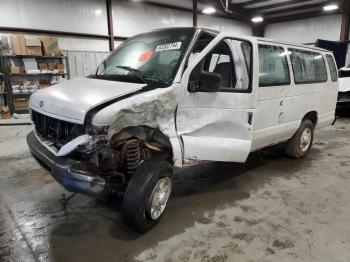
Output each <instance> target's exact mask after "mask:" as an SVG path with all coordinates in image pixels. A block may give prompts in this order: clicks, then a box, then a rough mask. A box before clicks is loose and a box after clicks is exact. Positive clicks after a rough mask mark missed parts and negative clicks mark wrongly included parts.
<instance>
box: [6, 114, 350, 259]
mask: <svg viewBox="0 0 350 262" xmlns="http://www.w3.org/2000/svg"><path fill="white" fill-rule="evenodd" d="M349 127H350V119H349V118H348V119H346V118H342V119H340V120H339V122H338V123H337V124H336V125H335V126H334V127H328V128H325V129H323V130H320V131H319V132H317V134H316V139H315V141H314V145H313V149H312V150H311V152H310V154H309V156H308V157H307V158H305V159H301V160H293V159H289V158H287V157H285V156H284V155H283V152H282V151H281V149H280V148H278V147H274V148H272V149H270V150H264V151H260V152H259V154H253V155H252V156H251V157H250V158H249V160H248V163H246V164H245V165H238V164H223V163H211V164H205V165H201V166H196V167H193V168H190V169H186V170H184V171H181V172H179V173H177V175H176V179H175V192H174V194H173V198H172V199H171V201H170V203H169V206H168V210H167V212H166V214H165V215H164V217H163V218H162V221H161V222H160V223H159V224H158V225H157V227H156V228H154V229H153V230H152V231H151V232H149V233H147V234H145V235H139V234H136V233H134V232H133V231H131V230H129V229H128V228H127V227H126V226H124V225H123V223H122V222H121V218H120V214H119V210H120V201H118V200H115V201H114V202H109V203H103V202H100V201H97V200H94V199H92V198H89V197H86V196H82V195H79V196H77V197H76V198H73V199H72V200H71V202H69V204H68V206H67V207H66V208H63V207H62V206H60V205H59V203H58V201H59V199H60V196H61V194H62V193H65V191H64V190H63V189H62V188H61V187H60V186H59V185H58V184H57V183H56V182H55V181H54V180H53V179H52V178H51V177H50V176H49V175H48V172H47V171H46V170H44V169H43V168H42V167H41V166H40V165H39V164H38V163H37V162H36V161H35V160H34V159H33V157H32V156H31V155H30V153H29V152H28V149H27V146H26V143H25V135H26V134H27V132H28V131H29V130H30V128H29V127H25V126H24V127H23V126H21V127H18V126H17V127H0V261H65V262H68V261H133V260H137V261H213V262H219V261H239V262H242V261H276V262H277V261H278V262H280V261H317V262H322V261H325V262H326V261H327V262H330V261H344V262H345V261H346V262H348V261H350V223H349V221H350V201H349V199H350V190H349V188H350V157H349V156H350V135H349Z"/></svg>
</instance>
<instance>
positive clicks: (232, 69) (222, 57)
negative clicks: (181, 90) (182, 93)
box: [189, 39, 252, 92]
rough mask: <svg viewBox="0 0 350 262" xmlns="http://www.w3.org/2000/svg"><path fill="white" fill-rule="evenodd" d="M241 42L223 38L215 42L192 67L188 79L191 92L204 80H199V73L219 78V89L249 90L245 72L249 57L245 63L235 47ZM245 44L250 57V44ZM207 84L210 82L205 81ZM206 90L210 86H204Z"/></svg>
mask: <svg viewBox="0 0 350 262" xmlns="http://www.w3.org/2000/svg"><path fill="white" fill-rule="evenodd" d="M242 42H244V41H241V40H235V39H225V40H223V41H221V42H220V43H219V44H217V45H216V46H215V47H214V48H213V49H212V50H211V51H210V52H209V53H208V54H207V55H206V56H205V57H204V58H203V59H202V60H201V62H200V63H199V64H198V65H197V66H196V67H195V68H194V69H193V71H192V73H191V75H190V79H189V81H190V86H191V87H190V88H191V90H194V91H192V92H195V90H196V89H198V90H200V88H199V87H200V86H201V83H202V84H203V81H204V80H203V81H201V80H200V78H201V75H202V76H204V75H205V74H206V75H208V74H209V75H212V76H215V77H217V78H219V81H220V88H219V91H222V92H249V91H250V82H251V81H250V76H249V74H248V73H247V72H249V71H250V59H248V60H249V65H247V64H246V63H245V61H244V58H243V54H242V51H241V50H240V49H239V52H238V51H237V49H236V48H237V46H238V47H239V48H240V46H241V43H242ZM247 44H248V45H249V49H248V50H247V52H248V53H249V54H247V56H249V57H251V52H252V48H251V44H249V43H247ZM230 45H231V46H230ZM231 47H232V49H231ZM194 50H196V49H194ZM202 50H203V49H202ZM192 53H195V52H192ZM247 66H249V69H247V68H246V67H247ZM207 85H210V83H207ZM206 90H208V91H206V92H210V91H209V90H210V87H208V86H206ZM213 92H214V91H213Z"/></svg>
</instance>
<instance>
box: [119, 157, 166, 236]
mask: <svg viewBox="0 0 350 262" xmlns="http://www.w3.org/2000/svg"><path fill="white" fill-rule="evenodd" d="M172 174H173V170H172V167H171V165H170V164H169V163H168V162H166V161H164V160H160V159H148V160H145V161H144V162H143V163H142V164H141V165H140V166H139V167H138V169H137V171H136V173H135V174H134V175H133V177H132V178H131V180H130V182H129V184H128V186H127V188H126V191H125V194H124V199H123V204H122V216H123V219H124V222H125V223H126V224H127V225H128V226H129V227H131V228H132V229H134V230H135V231H137V232H139V233H145V232H147V231H148V230H150V229H151V228H152V227H154V226H155V225H156V224H157V223H158V222H159V220H160V219H161V217H162V215H163V213H164V212H163V213H162V214H161V215H160V217H158V218H157V219H152V218H151V215H150V213H149V212H150V211H149V207H150V199H151V197H152V192H153V189H154V187H155V186H156V185H157V183H158V181H159V180H160V179H161V178H165V177H168V178H169V179H170V183H171V184H172ZM170 188H171V187H170ZM170 191H171V189H170Z"/></svg>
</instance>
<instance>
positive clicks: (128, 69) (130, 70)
mask: <svg viewBox="0 0 350 262" xmlns="http://www.w3.org/2000/svg"><path fill="white" fill-rule="evenodd" d="M116 68H120V69H124V70H126V71H129V72H130V73H131V74H132V75H133V76H134V77H136V78H137V79H139V80H140V81H142V82H143V83H144V84H148V83H147V81H146V80H145V78H144V77H143V76H142V74H141V72H140V70H137V69H135V68H132V67H130V66H116Z"/></svg>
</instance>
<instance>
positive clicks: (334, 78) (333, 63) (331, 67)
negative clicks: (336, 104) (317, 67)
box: [326, 55, 338, 82]
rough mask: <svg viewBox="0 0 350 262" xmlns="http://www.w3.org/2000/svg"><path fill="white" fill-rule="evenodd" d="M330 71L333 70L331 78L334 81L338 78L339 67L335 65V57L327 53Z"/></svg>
mask: <svg viewBox="0 0 350 262" xmlns="http://www.w3.org/2000/svg"><path fill="white" fill-rule="evenodd" d="M326 58H327V62H328V66H329V71H330V72H331V79H332V81H333V82H336V81H337V80H338V73H337V67H336V65H335V62H334V59H333V57H332V56H331V55H326Z"/></svg>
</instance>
